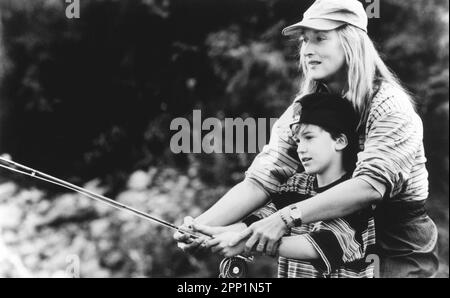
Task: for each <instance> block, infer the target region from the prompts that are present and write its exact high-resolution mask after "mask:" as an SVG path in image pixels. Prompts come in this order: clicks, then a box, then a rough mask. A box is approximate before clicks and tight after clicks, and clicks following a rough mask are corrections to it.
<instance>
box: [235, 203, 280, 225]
mask: <svg viewBox="0 0 450 298" xmlns="http://www.w3.org/2000/svg"><path fill="white" fill-rule="evenodd" d="M277 211H278V209H277V208H276V207H275V204H273V203H272V202H270V203H268V204H266V205H264V206H263V207H261V208H260V209H258V210H256V211H255V212H253V213H252V214H250V215H249V216H247V217H246V218H244V220H243V221H242V222H243V223H245V224H246V225H247V227H248V226H250V225H251V224H253V223H254V222H257V221H259V220H261V219H263V218H266V217H269V216H270V215H272V214H274V213H275V212H277Z"/></svg>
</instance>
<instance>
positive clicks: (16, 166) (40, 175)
mask: <svg viewBox="0 0 450 298" xmlns="http://www.w3.org/2000/svg"><path fill="white" fill-rule="evenodd" d="M0 161H1V162H3V163H6V164H7V165H5V164H2V163H0V168H4V169H6V170H9V171H12V172H15V173H19V174H22V175H25V176H29V177H32V178H35V179H38V180H42V181H45V182H48V183H51V184H54V185H58V186H60V187H63V188H65V189H69V190H72V191H75V192H77V193H79V194H82V195H84V196H86V197H88V198H91V199H94V200H96V201H99V202H102V203H105V204H107V205H109V206H111V207H113V208H116V209H118V210H122V211H127V212H129V213H132V214H134V215H136V216H139V217H141V218H144V219H146V220H148V221H152V222H154V223H156V224H159V225H162V226H165V227H167V228H169V229H172V230H176V231H178V232H181V233H184V234H187V235H189V238H190V239H198V238H200V237H204V236H206V237H209V238H210V239H211V238H213V237H214V236H212V235H208V234H205V233H201V232H192V231H189V230H185V229H181V228H180V227H178V226H176V225H174V224H172V223H170V222H167V221H165V220H163V219H160V218H158V217H155V216H152V215H150V214H148V213H145V212H142V211H140V210H137V209H135V208H133V207H130V206H128V205H125V204H122V203H119V202H117V201H114V200H112V199H110V198H108V197H105V196H103V195H100V194H97V193H94V192H92V191H90V190H87V189H85V188H82V187H79V186H77V185H75V184H72V183H70V182H67V181H65V180H62V179H59V178H56V177H54V176H51V175H49V174H46V173H44V172H41V171H38V170H36V169H33V168H30V167H27V166H25V165H23V164H20V163H18V162H15V161H13V160H11V159H9V158H5V157H3V156H0ZM252 260H253V258H252V257H247V256H242V255H238V256H236V257H232V258H225V259H224V260H222V262H221V264H220V272H221V273H220V275H219V276H220V277H231V278H233V277H243V275H245V274H246V271H247V268H246V262H250V261H252Z"/></svg>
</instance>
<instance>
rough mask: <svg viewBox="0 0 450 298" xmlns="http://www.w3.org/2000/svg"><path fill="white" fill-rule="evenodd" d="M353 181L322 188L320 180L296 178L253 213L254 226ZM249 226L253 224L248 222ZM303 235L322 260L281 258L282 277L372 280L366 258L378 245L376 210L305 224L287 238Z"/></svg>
mask: <svg viewBox="0 0 450 298" xmlns="http://www.w3.org/2000/svg"><path fill="white" fill-rule="evenodd" d="M348 178H350V175H348V176H344V177H343V178H341V179H339V180H337V181H336V182H334V183H332V184H330V185H328V186H326V187H322V188H318V187H317V182H316V178H315V176H313V175H308V174H305V173H301V174H295V175H294V176H292V177H290V178H289V179H288V181H287V182H286V183H285V184H282V185H281V186H280V187H279V190H278V192H277V193H276V194H274V195H272V196H271V202H270V203H269V204H267V205H266V206H264V207H263V208H261V209H259V210H258V211H256V212H255V213H253V214H252V215H251V216H249V218H251V222H254V221H256V220H259V219H261V218H264V217H268V216H270V215H271V214H273V213H275V212H277V211H278V210H279V209H281V208H283V207H285V206H288V205H291V204H294V203H297V202H299V201H302V200H305V199H308V198H310V197H311V196H313V195H315V194H317V193H319V192H322V191H325V190H326V189H328V188H330V187H332V186H334V185H336V184H338V183H340V182H342V181H344V180H346V179H348ZM244 222H246V223H247V224H249V223H250V222H248V221H244ZM294 235H303V236H304V237H305V238H306V239H307V240H308V241H309V242H310V243H311V244H312V245H313V247H314V248H315V249H316V250H317V252H318V253H319V255H320V259H319V260H314V261H303V260H296V259H289V258H285V257H280V258H279V259H278V277H294V278H322V277H326V278H346V277H348V278H363V277H365V278H371V277H373V276H374V268H373V265H371V264H370V262H366V257H367V255H368V254H369V253H370V251H372V249H373V247H374V245H375V224H374V219H373V216H372V210H371V209H370V208H369V209H365V210H361V211H359V212H356V213H354V214H351V215H349V216H346V217H344V218H338V219H334V220H329V221H319V222H316V223H313V224H304V225H301V226H299V227H294V228H292V229H291V232H290V234H288V235H286V236H294Z"/></svg>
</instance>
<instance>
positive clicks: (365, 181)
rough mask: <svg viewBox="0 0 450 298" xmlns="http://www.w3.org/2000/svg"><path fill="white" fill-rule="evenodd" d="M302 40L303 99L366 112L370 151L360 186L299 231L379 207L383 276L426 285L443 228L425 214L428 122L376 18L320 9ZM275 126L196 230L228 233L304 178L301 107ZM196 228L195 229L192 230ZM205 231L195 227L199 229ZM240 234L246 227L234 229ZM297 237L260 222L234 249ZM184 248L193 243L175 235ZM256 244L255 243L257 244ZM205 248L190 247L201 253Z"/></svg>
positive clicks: (301, 212)
mask: <svg viewBox="0 0 450 298" xmlns="http://www.w3.org/2000/svg"><path fill="white" fill-rule="evenodd" d="M283 34H286V35H293V34H298V35H299V36H300V40H301V47H300V65H301V70H302V79H301V85H300V92H299V96H298V97H297V99H298V98H301V97H302V96H303V95H305V94H309V93H313V92H318V91H327V92H331V93H336V94H339V95H342V96H343V97H345V98H346V99H347V100H349V101H350V102H352V104H353V105H354V107H355V109H356V110H357V111H358V113H359V117H360V123H359V130H358V132H359V134H360V144H361V150H362V151H361V152H360V153H359V154H358V162H357V165H356V169H355V171H354V173H353V176H352V179H349V180H347V181H345V182H343V183H340V184H338V185H336V186H334V187H332V188H330V189H329V190H327V191H325V192H322V193H320V194H318V195H316V196H314V197H313V198H310V199H308V200H305V201H302V202H300V203H297V204H295V208H293V209H292V210H295V211H296V212H295V213H294V212H292V214H291V215H290V218H291V220H292V221H293V222H296V223H298V224H302V223H313V222H317V221H324V220H329V219H334V218H339V217H345V216H346V215H349V214H352V213H354V212H356V211H358V210H361V209H363V208H366V207H368V206H371V205H374V206H375V205H376V211H375V212H376V214H375V220H376V227H377V231H376V234H377V244H378V250H377V253H378V255H379V257H380V260H381V264H380V275H381V276H382V277H425V276H431V275H432V274H433V273H434V272H435V271H436V270H437V264H438V263H437V258H436V256H435V253H434V249H435V247H436V242H437V229H436V226H435V225H434V223H433V222H432V220H431V219H430V218H429V217H428V216H427V214H426V211H425V202H426V200H427V198H428V181H427V177H428V174H427V170H426V168H425V162H426V159H425V155H424V149H423V127H422V122H421V120H420V118H419V116H418V115H417V113H416V112H415V110H414V107H413V103H412V100H411V97H410V96H409V95H408V93H407V92H406V91H405V90H404V89H403V88H402V87H401V85H400V83H399V82H398V80H397V79H396V77H395V76H394V75H393V74H392V73H391V72H390V71H389V69H388V68H387V67H386V65H385V64H384V62H383V61H382V60H381V58H380V56H379V54H378V52H377V50H376V49H375V47H374V45H373V43H372V41H371V40H370V38H369V37H368V35H367V15H366V13H365V11H364V8H363V6H362V5H361V3H359V2H358V1H356V0H345V1H342V0H318V1H316V2H315V3H314V4H313V5H312V6H311V7H310V8H309V9H308V10H307V11H306V12H305V14H304V18H303V20H302V21H301V22H299V23H297V24H294V25H292V26H289V27H287V28H285V29H284V30H283ZM297 99H296V100H294V103H293V104H292V105H291V106H290V107H289V108H288V109H287V111H286V112H285V113H284V114H283V115H282V116H281V117H280V119H279V120H278V121H277V123H276V124H275V125H274V127H273V130H272V134H271V139H270V142H269V144H268V145H267V146H266V147H265V148H264V149H263V151H262V152H261V153H260V154H259V155H258V156H257V157H256V158H255V160H254V162H253V164H252V165H251V167H250V168H249V170H248V171H247V173H246V179H245V180H244V181H243V182H241V183H239V184H238V185H236V186H235V187H233V188H232V189H231V190H230V191H229V192H228V193H227V194H226V195H225V196H224V197H222V198H221V199H220V200H219V201H218V202H217V203H216V204H215V205H214V206H213V207H211V208H210V209H209V210H207V211H206V212H205V213H203V214H202V215H201V216H199V217H198V218H196V220H195V221H194V223H200V224H203V225H210V226H226V225H229V224H232V223H236V222H238V221H239V220H241V219H242V218H244V217H245V216H246V215H247V214H249V213H251V212H252V211H254V210H255V209H257V208H258V207H261V206H262V205H264V204H266V203H267V202H268V201H269V199H270V195H271V194H273V193H276V192H277V189H278V187H279V185H280V184H281V183H283V182H284V181H286V180H287V178H288V177H290V176H292V175H293V174H295V173H296V172H297V171H299V170H300V163H299V160H298V158H297V157H296V150H295V149H296V143H295V141H294V140H293V139H292V133H291V131H290V129H289V127H290V125H291V124H293V123H295V122H296V121H298V119H297V118H295V117H293V115H296V114H297V113H296V112H297V110H298V108H299V104H298V100H297ZM185 225H186V226H189V223H188V222H185ZM193 227H194V228H195V224H194V225H193ZM233 227H234V229H235V230H236V229H240V228H242V225H233ZM286 231H287V225H286V224H285V223H284V221H283V220H282V219H281V216H280V212H277V213H274V214H273V215H271V216H269V217H267V218H265V219H263V220H260V221H258V222H255V223H253V224H252V225H250V226H249V227H248V228H246V229H245V230H244V231H242V232H241V234H240V236H239V237H238V238H237V239H235V240H234V241H232V242H231V243H230V246H234V245H237V244H239V242H241V241H246V244H245V245H246V247H247V250H250V249H251V248H252V247H253V246H255V245H256V244H257V246H256V247H257V248H256V250H258V251H263V252H266V253H268V254H273V253H274V251H275V250H276V245H275V244H276V243H277V241H278V240H279V239H280V238H281V237H282V236H283V235H284V234H285V232H286ZM174 237H175V239H177V240H178V241H179V242H180V243H182V242H186V236H183V235H181V234H179V233H177V234H175V235H174ZM247 238H248V239H247ZM200 242H201V240H200V241H198V242H196V243H191V244H188V245H187V246H185V250H187V251H192V250H195V249H198V246H199V244H200Z"/></svg>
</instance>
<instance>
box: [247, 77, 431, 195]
mask: <svg viewBox="0 0 450 298" xmlns="http://www.w3.org/2000/svg"><path fill="white" fill-rule="evenodd" d="M296 106H298V102H297V100H296V101H294V103H293V104H292V105H291V106H289V107H288V109H287V110H286V111H285V112H284V114H283V115H282V116H281V117H280V118H279V119H278V120H277V121H276V122H275V124H274V126H273V128H272V133H271V136H270V140H269V143H268V144H267V145H266V146H264V148H263V150H262V151H261V152H260V153H259V154H258V155H257V156H256V158H255V160H254V161H253V163H252V164H251V166H250V167H249V169H248V170H247V172H246V179H248V180H249V181H251V182H253V183H254V184H256V185H257V186H260V187H261V188H262V189H263V190H264V191H265V192H266V193H267V194H269V195H270V194H272V193H275V192H276V191H277V189H278V187H279V185H280V184H281V183H283V182H285V181H286V180H287V179H288V178H289V177H291V176H292V175H294V174H295V173H296V172H300V171H301V164H300V161H299V159H298V156H297V152H296V146H297V144H296V143H295V141H294V140H293V135H292V131H291V129H290V125H291V124H293V123H296V122H297V121H298V115H296V113H294V109H295V107H296ZM360 144H361V152H360V153H359V154H358V161H357V165H356V169H355V171H354V173H353V177H354V178H359V179H363V180H364V181H366V182H368V183H369V184H370V185H372V187H373V188H374V189H376V190H377V191H378V192H380V194H381V195H383V197H385V198H389V200H392V201H421V200H425V199H427V197H428V172H427V170H426V167H425V162H426V158H425V152H424V146H423V125H422V121H421V119H420V117H419V116H418V115H417V113H416V112H415V110H414V108H413V105H412V103H411V102H410V101H409V99H408V98H407V96H406V95H405V94H403V93H402V92H400V90H397V89H396V88H395V87H393V86H392V85H390V84H388V83H381V85H380V88H379V90H378V92H377V93H376V95H375V96H374V98H373V99H372V104H371V108H370V112H369V116H368V119H367V122H366V126H365V131H364V132H363V133H361V135H360Z"/></svg>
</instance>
